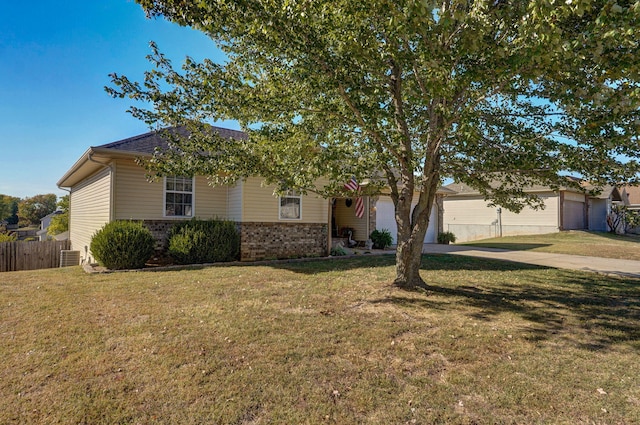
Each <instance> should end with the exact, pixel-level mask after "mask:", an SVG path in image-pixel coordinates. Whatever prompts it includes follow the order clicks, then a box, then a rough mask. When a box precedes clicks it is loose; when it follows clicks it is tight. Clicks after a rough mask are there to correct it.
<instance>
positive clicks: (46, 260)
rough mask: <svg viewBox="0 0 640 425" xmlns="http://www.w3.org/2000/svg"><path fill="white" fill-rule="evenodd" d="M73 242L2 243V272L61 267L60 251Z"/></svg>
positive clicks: (0, 268)
mask: <svg viewBox="0 0 640 425" xmlns="http://www.w3.org/2000/svg"><path fill="white" fill-rule="evenodd" d="M70 247H71V241H68V240H67V241H43V242H39V241H32V242H0V272H13V271H18V270H36V269H50V268H54V267H59V266H60V251H61V250H63V249H65V250H66V249H70Z"/></svg>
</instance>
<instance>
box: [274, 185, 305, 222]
mask: <svg viewBox="0 0 640 425" xmlns="http://www.w3.org/2000/svg"><path fill="white" fill-rule="evenodd" d="M288 198H293V199H298V201H299V204H298V207H299V210H298V217H297V218H289V217H282V200H283V199H288ZM278 220H281V221H300V220H302V194H301V193H299V192H297V191H295V190H288V191H286V192H285V193H283V194H282V195H280V196H279V197H278Z"/></svg>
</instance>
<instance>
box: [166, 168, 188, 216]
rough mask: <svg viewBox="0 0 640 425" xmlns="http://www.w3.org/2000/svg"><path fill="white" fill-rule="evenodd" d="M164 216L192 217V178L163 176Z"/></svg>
mask: <svg viewBox="0 0 640 425" xmlns="http://www.w3.org/2000/svg"><path fill="white" fill-rule="evenodd" d="M164 215H165V217H193V178H191V177H165V179H164Z"/></svg>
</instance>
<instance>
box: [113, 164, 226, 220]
mask: <svg viewBox="0 0 640 425" xmlns="http://www.w3.org/2000/svg"><path fill="white" fill-rule="evenodd" d="M115 182H116V183H115V193H116V198H115V218H116V219H119V220H142V219H145V220H164V219H171V217H165V216H164V188H163V184H164V179H162V178H160V179H157V180H156V181H153V182H149V181H148V180H147V178H146V174H145V170H144V168H142V167H141V166H139V165H138V164H136V163H135V162H133V161H126V160H121V161H118V163H117V164H116V170H115ZM226 196H227V189H226V188H225V187H211V186H209V184H208V182H207V179H206V178H205V177H202V176H197V177H196V179H195V193H194V198H193V203H194V207H195V208H194V217H198V218H203V219H207V218H222V219H226V218H227V204H226ZM180 219H182V218H180Z"/></svg>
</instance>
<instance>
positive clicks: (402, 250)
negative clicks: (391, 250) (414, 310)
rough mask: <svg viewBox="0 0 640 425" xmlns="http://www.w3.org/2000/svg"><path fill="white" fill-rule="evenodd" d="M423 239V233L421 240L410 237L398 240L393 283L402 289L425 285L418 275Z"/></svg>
mask: <svg viewBox="0 0 640 425" xmlns="http://www.w3.org/2000/svg"><path fill="white" fill-rule="evenodd" d="M423 241H424V234H423V237H422V239H421V240H417V239H416V238H410V239H409V240H406V241H404V242H398V247H397V249H396V279H395V280H394V282H393V283H394V285H396V286H398V287H400V288H404V289H417V288H426V287H427V284H426V283H425V282H424V280H423V279H422V277H420V266H421V264H422V244H423Z"/></svg>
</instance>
